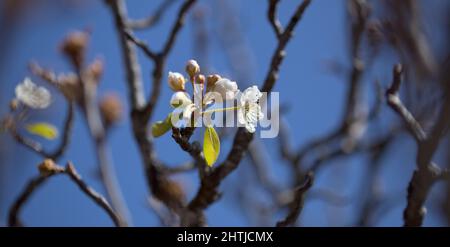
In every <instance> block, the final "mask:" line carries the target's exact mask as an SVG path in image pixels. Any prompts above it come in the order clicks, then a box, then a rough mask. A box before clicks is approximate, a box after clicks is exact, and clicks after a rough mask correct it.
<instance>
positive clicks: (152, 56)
mask: <svg viewBox="0 0 450 247" xmlns="http://www.w3.org/2000/svg"><path fill="white" fill-rule="evenodd" d="M124 34H125V35H126V37H127V39H129V40H130V41H132V42H133V43H134V44H136V46H137V47H139V48H140V49H141V50H142V51H143V52H144V53H145V55H147V56H148V57H149V58H150V59H153V60H156V59H158V58H157V56H158V55H156V54H155V53H154V52H153V51H152V50H151V49H150V47H148V45H147V44H146V43H145V42H144V41H143V40H140V39H138V38H137V37H135V36H134V35H133V34H132V33H131V32H128V31H126V30H125V31H124Z"/></svg>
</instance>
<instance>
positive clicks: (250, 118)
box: [238, 86, 264, 133]
mask: <svg viewBox="0 0 450 247" xmlns="http://www.w3.org/2000/svg"><path fill="white" fill-rule="evenodd" d="M261 96H262V93H261V92H260V91H259V89H258V87H257V86H252V87H249V88H247V89H245V91H244V92H243V93H242V95H241V97H240V99H239V102H238V103H239V110H238V122H239V123H240V124H243V125H245V128H246V129H247V130H248V132H250V133H253V132H255V128H256V124H257V122H258V120H260V119H262V118H263V117H264V115H263V113H262V111H261V106H260V105H259V99H260V98H261Z"/></svg>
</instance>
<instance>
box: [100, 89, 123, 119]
mask: <svg viewBox="0 0 450 247" xmlns="http://www.w3.org/2000/svg"><path fill="white" fill-rule="evenodd" d="M100 113H101V115H102V118H103V121H104V122H105V124H106V126H111V125H112V124H114V123H117V122H118V121H119V120H120V119H121V118H122V103H121V102H120V99H119V97H118V96H117V95H116V94H112V93H111V94H108V95H106V96H104V97H103V99H102V100H101V101H100Z"/></svg>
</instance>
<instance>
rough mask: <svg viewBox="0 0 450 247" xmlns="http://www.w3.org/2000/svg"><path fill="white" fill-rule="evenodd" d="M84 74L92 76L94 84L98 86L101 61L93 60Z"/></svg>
mask: <svg viewBox="0 0 450 247" xmlns="http://www.w3.org/2000/svg"><path fill="white" fill-rule="evenodd" d="M86 72H87V73H88V74H89V76H92V78H93V79H94V81H95V83H97V84H98V83H99V82H100V79H101V77H102V75H103V61H102V60H101V59H95V61H94V62H93V63H91V64H90V65H89V67H88V68H87V70H86Z"/></svg>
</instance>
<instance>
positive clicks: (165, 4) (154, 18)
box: [127, 0, 176, 30]
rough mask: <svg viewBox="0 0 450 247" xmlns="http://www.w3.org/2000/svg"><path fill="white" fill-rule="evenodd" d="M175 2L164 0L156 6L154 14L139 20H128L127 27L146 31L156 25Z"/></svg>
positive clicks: (173, 0)
mask: <svg viewBox="0 0 450 247" xmlns="http://www.w3.org/2000/svg"><path fill="white" fill-rule="evenodd" d="M175 2H176V1H175V0H164V1H162V3H161V4H160V5H159V6H158V8H157V9H156V11H155V13H153V14H152V15H150V16H149V17H147V18H143V19H139V20H129V21H128V23H127V26H128V27H129V28H131V29H135V30H137V29H146V28H150V27H152V26H154V25H156V24H157V23H158V22H159V21H160V20H161V19H162V17H163V15H164V13H165V12H166V11H167V9H168V8H169V7H170V6H171V5H172V4H173V3H175Z"/></svg>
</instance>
